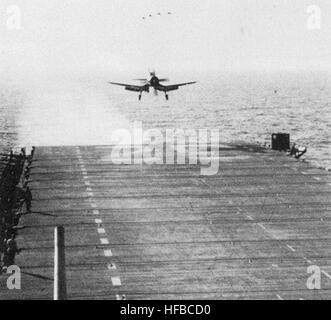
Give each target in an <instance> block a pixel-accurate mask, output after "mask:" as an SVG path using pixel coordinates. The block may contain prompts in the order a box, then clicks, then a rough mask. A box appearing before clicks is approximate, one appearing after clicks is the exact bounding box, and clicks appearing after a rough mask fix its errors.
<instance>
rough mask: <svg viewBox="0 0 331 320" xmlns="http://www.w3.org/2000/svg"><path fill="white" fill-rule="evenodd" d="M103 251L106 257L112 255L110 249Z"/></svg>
mask: <svg viewBox="0 0 331 320" xmlns="http://www.w3.org/2000/svg"><path fill="white" fill-rule="evenodd" d="M103 253H104V255H105V256H106V257H112V256H113V253H112V252H111V250H110V249H107V250H104V251H103Z"/></svg>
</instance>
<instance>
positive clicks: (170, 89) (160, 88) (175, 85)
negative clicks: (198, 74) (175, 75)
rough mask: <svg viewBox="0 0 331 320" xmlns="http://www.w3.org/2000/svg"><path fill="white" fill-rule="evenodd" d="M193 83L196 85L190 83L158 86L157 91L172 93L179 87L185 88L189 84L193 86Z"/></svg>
mask: <svg viewBox="0 0 331 320" xmlns="http://www.w3.org/2000/svg"><path fill="white" fill-rule="evenodd" d="M194 83H197V82H196V81H191V82H184V83H177V84H171V85H169V86H164V85H160V86H158V87H157V90H160V91H164V92H166V91H173V90H177V89H178V88H179V87H182V86H187V85H189V84H194Z"/></svg>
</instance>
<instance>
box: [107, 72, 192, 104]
mask: <svg viewBox="0 0 331 320" xmlns="http://www.w3.org/2000/svg"><path fill="white" fill-rule="evenodd" d="M150 76H151V78H150V80H148V79H135V80H137V81H142V84H141V85H132V84H125V83H118V82H108V83H110V84H115V85H118V86H122V87H124V88H125V90H128V91H135V92H139V96H138V99H139V101H140V100H141V96H142V93H143V92H144V91H145V92H149V88H150V87H152V88H153V89H154V94H155V95H157V93H158V91H162V92H164V94H165V98H166V100H168V99H169V95H168V92H169V91H174V90H177V89H178V88H179V87H181V86H186V85H189V84H194V83H196V81H192V82H185V83H177V84H172V85H168V86H165V85H163V84H161V82H166V81H169V80H168V79H166V78H158V77H157V76H156V74H155V72H154V71H153V72H151V73H150Z"/></svg>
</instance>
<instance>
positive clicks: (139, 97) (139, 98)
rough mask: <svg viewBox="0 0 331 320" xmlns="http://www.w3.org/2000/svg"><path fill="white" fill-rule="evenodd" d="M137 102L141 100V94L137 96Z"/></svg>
mask: <svg viewBox="0 0 331 320" xmlns="http://www.w3.org/2000/svg"><path fill="white" fill-rule="evenodd" d="M138 100H139V101H140V100H141V93H140V94H139V96H138Z"/></svg>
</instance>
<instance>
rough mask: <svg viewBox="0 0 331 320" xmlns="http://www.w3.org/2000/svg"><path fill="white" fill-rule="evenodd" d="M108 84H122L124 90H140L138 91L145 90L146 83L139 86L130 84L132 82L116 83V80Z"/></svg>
mask: <svg viewBox="0 0 331 320" xmlns="http://www.w3.org/2000/svg"><path fill="white" fill-rule="evenodd" d="M108 83H110V84H114V85H117V86H122V87H124V88H125V90H129V91H136V92H140V91H145V90H146V85H145V84H144V85H141V86H137V85H132V84H126V83H118V82H108Z"/></svg>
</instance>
